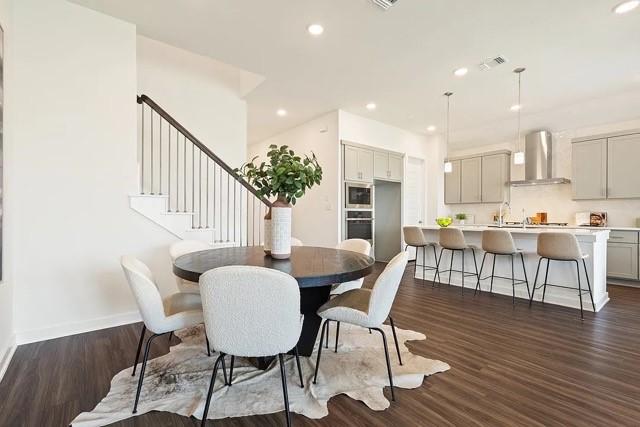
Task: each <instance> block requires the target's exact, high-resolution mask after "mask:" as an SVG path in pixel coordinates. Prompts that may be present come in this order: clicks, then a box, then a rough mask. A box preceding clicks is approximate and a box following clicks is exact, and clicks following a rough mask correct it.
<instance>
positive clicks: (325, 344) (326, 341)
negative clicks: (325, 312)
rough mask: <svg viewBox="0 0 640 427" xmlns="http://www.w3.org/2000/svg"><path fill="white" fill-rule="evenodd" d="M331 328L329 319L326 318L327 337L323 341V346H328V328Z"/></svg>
mask: <svg viewBox="0 0 640 427" xmlns="http://www.w3.org/2000/svg"><path fill="white" fill-rule="evenodd" d="M330 328H331V321H330V320H327V339H326V340H325V342H324V347H325V348H329V329H330Z"/></svg>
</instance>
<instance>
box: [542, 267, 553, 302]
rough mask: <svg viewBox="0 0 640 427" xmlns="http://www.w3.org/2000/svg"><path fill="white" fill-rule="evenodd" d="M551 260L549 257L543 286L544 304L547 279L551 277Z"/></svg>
mask: <svg viewBox="0 0 640 427" xmlns="http://www.w3.org/2000/svg"><path fill="white" fill-rule="evenodd" d="M550 263H551V260H550V259H549V258H547V271H546V272H545V273H544V287H543V288H542V303H543V304H544V296H545V294H546V293H547V279H548V277H549V264H550Z"/></svg>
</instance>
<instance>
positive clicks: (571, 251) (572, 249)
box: [529, 232, 596, 320]
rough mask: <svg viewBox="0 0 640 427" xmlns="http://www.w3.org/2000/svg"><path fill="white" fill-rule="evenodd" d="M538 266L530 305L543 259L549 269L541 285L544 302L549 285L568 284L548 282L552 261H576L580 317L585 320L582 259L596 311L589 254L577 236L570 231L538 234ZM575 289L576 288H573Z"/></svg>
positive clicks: (589, 292) (588, 291)
mask: <svg viewBox="0 0 640 427" xmlns="http://www.w3.org/2000/svg"><path fill="white" fill-rule="evenodd" d="M537 246H538V256H540V259H539V260H538V267H537V268H536V277H535V279H534V280H533V289H532V290H531V298H530V299H529V306H531V303H532V302H533V294H534V293H535V292H536V285H537V283H538V273H539V271H540V263H542V260H543V259H546V260H547V269H546V272H545V275H544V283H543V284H542V285H540V287H542V302H544V296H545V294H546V293H547V286H554V287H559V288H566V287H567V286H561V285H551V284H549V283H547V279H548V277H549V264H550V263H551V261H560V262H575V263H576V273H577V275H578V295H579V298H580V319H582V320H584V311H583V309H582V294H583V293H584V292H583V291H582V284H581V283H580V261H582V266H583V267H584V275H585V277H586V279H587V293H588V294H589V297H590V298H591V306H592V307H593V312H594V313H595V311H596V305H595V303H594V302H593V294H592V293H591V283H590V282H589V273H588V272H587V262H586V259H587V258H589V254H583V253H582V250H581V249H580V245H579V244H578V239H576V236H575V235H573V234H570V233H563V232H546V233H540V234H538V245H537ZM573 289H575V288H573Z"/></svg>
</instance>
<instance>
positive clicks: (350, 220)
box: [344, 210, 374, 246]
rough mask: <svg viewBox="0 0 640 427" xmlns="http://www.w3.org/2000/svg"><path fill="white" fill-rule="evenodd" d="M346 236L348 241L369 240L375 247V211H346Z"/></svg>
mask: <svg viewBox="0 0 640 427" xmlns="http://www.w3.org/2000/svg"><path fill="white" fill-rule="evenodd" d="M344 222H345V224H344V235H345V237H344V238H345V240H346V239H364V240H368V241H369V243H371V246H373V243H374V239H373V222H374V218H373V211H371V210H350V211H345V218H344Z"/></svg>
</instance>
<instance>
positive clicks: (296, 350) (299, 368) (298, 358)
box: [293, 346, 304, 388]
mask: <svg viewBox="0 0 640 427" xmlns="http://www.w3.org/2000/svg"><path fill="white" fill-rule="evenodd" d="M293 354H294V355H295V356H296V365H297V366H298V376H299V377H300V388H304V381H303V380H302V368H301V367H300V355H299V354H298V346H295V347H293Z"/></svg>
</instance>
